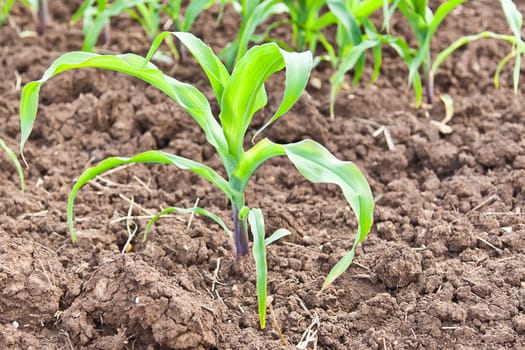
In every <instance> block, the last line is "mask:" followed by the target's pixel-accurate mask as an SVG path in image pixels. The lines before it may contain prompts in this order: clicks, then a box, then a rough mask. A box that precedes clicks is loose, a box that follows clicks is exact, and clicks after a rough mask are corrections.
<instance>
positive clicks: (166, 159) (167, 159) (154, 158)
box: [67, 151, 233, 242]
mask: <svg viewBox="0 0 525 350" xmlns="http://www.w3.org/2000/svg"><path fill="white" fill-rule="evenodd" d="M132 163H157V164H169V165H175V166H176V167H178V168H179V169H182V170H189V171H192V172H194V173H196V174H198V175H200V176H202V177H203V178H205V179H206V180H208V181H209V182H210V183H211V184H213V185H214V186H215V187H217V188H218V189H220V190H221V191H223V192H224V194H226V196H227V197H228V198H229V199H232V198H233V192H232V190H231V189H230V187H229V185H228V182H227V181H226V180H225V179H223V178H222V177H221V176H220V175H219V174H217V173H216V172H215V170H213V169H212V168H210V167H208V166H206V165H204V164H201V163H198V162H196V161H193V160H191V159H187V158H184V157H180V156H176V155H173V154H169V153H166V152H160V151H147V152H143V153H139V154H137V155H135V156H133V157H131V158H124V157H110V158H106V159H104V160H103V161H101V162H100V163H98V164H97V165H96V166H94V167H91V168H88V169H86V170H84V172H83V173H82V175H80V177H79V178H78V180H77V182H76V183H75V185H74V186H73V189H72V190H71V193H70V194H69V198H68V202H67V221H68V226H69V233H70V235H71V240H72V241H73V242H74V241H75V240H76V236H75V231H74V227H73V205H74V202H75V198H76V196H77V193H78V191H79V190H80V189H81V188H82V187H83V186H84V185H85V184H87V183H88V182H89V181H91V180H93V179H94V178H95V177H97V176H98V175H100V174H103V173H104V172H106V171H108V170H110V169H113V168H116V167H118V166H121V165H125V164H132Z"/></svg>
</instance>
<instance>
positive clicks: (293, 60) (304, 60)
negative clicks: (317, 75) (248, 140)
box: [253, 49, 313, 139]
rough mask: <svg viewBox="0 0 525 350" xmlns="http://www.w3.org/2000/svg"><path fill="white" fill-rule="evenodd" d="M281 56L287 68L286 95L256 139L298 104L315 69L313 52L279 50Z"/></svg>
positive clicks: (257, 133) (256, 134)
mask: <svg viewBox="0 0 525 350" xmlns="http://www.w3.org/2000/svg"><path fill="white" fill-rule="evenodd" d="M279 52H280V54H281V55H282V58H283V60H284V66H285V68H286V79H285V87H284V94H283V99H282V101H281V104H280V105H279V108H278V109H277V111H275V113H274V114H273V116H272V117H271V118H270V120H269V121H267V122H266V123H265V124H264V125H263V126H262V127H261V128H260V129H259V130H257V132H256V133H255V135H254V136H253V139H255V138H256V137H257V136H258V135H259V134H260V133H261V132H263V130H264V129H266V128H267V127H268V126H269V125H270V124H272V123H273V122H274V121H276V120H277V119H279V117H281V116H282V115H283V114H285V113H286V112H288V111H289V110H290V108H292V106H293V105H294V104H295V102H297V100H298V99H299V97H301V94H302V93H303V91H304V89H305V87H306V84H307V82H308V78H309V77H310V72H311V70H312V67H313V58H312V54H311V52H309V51H307V52H302V53H297V52H287V51H284V50H282V49H279Z"/></svg>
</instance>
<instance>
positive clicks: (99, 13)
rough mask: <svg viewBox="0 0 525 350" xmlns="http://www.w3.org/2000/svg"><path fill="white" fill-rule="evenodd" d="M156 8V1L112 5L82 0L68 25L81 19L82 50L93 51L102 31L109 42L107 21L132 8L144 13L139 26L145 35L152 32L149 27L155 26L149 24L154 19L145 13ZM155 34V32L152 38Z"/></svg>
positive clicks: (121, 0) (131, 0)
mask: <svg viewBox="0 0 525 350" xmlns="http://www.w3.org/2000/svg"><path fill="white" fill-rule="evenodd" d="M156 6H158V4H157V1H156V0H116V1H115V2H112V3H108V1H107V0H84V2H83V3H82V5H80V7H79V8H78V10H77V11H75V13H74V14H73V16H72V17H71V20H70V23H71V24H74V23H76V22H78V21H79V20H80V19H82V30H83V31H84V42H83V43H82V50H83V51H93V49H94V47H95V45H96V44H97V40H98V37H99V36H100V34H101V33H102V31H104V36H105V41H106V42H109V41H110V36H111V34H110V27H109V21H110V20H111V18H112V17H115V16H118V15H120V14H122V13H124V12H126V11H128V10H131V9H133V8H134V7H141V9H142V10H143V13H146V18H145V19H143V22H142V23H141V24H142V25H143V26H144V28H145V30H146V33H148V31H150V30H152V29H151V27H153V26H155V23H150V22H154V21H155V18H154V17H153V15H152V14H149V13H147V11H148V10H151V11H152V12H153V11H155V10H156ZM137 16H138V15H137ZM157 31H158V25H157ZM156 34H157V32H155V33H154V34H153V36H155V35H156Z"/></svg>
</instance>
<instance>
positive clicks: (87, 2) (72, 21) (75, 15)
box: [69, 0, 105, 25]
mask: <svg viewBox="0 0 525 350" xmlns="http://www.w3.org/2000/svg"><path fill="white" fill-rule="evenodd" d="M95 1H96V0H85V1H84V2H83V3H82V5H80V7H79V8H78V9H77V10H76V11H75V13H73V16H71V19H70V20H69V24H71V25H73V24H75V23H76V22H78V20H79V19H81V18H82V17H83V16H84V13H85V12H86V10H87V9H88V8H89V7H91V6H93V4H94V3H95ZM104 7H105V6H104Z"/></svg>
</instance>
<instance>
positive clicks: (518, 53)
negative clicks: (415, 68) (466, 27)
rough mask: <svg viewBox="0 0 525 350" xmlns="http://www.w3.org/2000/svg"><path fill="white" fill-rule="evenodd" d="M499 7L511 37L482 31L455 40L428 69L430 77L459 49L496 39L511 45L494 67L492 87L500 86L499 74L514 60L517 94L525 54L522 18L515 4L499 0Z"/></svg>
mask: <svg viewBox="0 0 525 350" xmlns="http://www.w3.org/2000/svg"><path fill="white" fill-rule="evenodd" d="M501 6H502V9H503V13H504V14H505V19H506V20H507V23H508V25H509V28H510V30H511V32H512V35H506V34H499V33H494V32H491V31H484V32H481V33H478V34H474V35H468V36H464V37H462V38H459V39H457V40H456V41H454V42H453V43H452V44H450V45H449V46H448V47H447V48H446V49H445V50H443V51H441V52H440V53H439V54H438V55H437V56H436V59H435V60H434V62H433V64H432V68H431V69H430V76H431V77H433V76H434V75H435V74H436V71H437V69H438V68H439V66H440V65H441V64H442V63H443V61H444V60H445V59H446V58H447V57H449V56H450V55H451V54H452V53H454V51H456V50H457V49H459V48H460V47H462V46H464V45H466V44H468V43H471V42H473V41H477V40H480V39H496V40H500V41H505V42H508V43H509V44H511V46H512V49H511V51H510V52H509V53H508V54H507V55H505V56H504V57H503V58H502V59H501V61H500V62H499V64H498V66H497V67H496V70H495V73H494V85H495V86H496V88H498V87H499V85H500V79H499V77H500V74H501V71H502V70H503V68H504V67H505V66H506V65H507V64H508V63H509V62H510V61H511V60H512V59H514V68H513V74H512V80H513V87H514V93H517V92H518V87H519V80H520V70H521V59H522V57H523V55H524V54H525V41H524V40H523V38H522V36H521V33H522V29H523V16H522V14H521V12H520V11H519V10H518V8H517V7H516V4H514V2H512V0H501Z"/></svg>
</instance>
